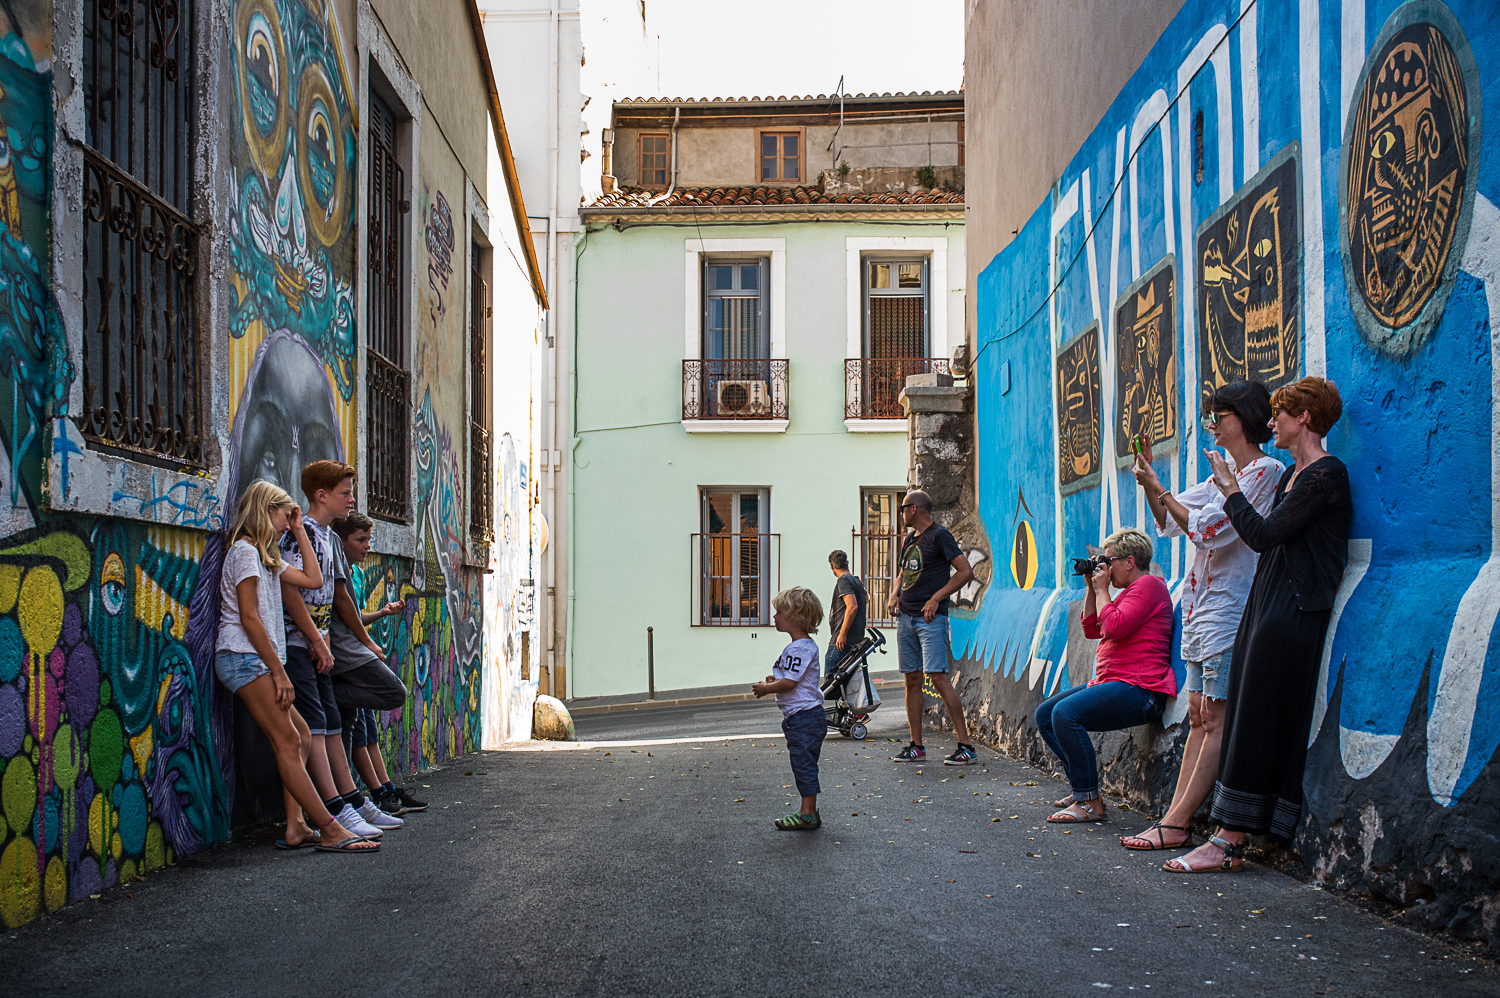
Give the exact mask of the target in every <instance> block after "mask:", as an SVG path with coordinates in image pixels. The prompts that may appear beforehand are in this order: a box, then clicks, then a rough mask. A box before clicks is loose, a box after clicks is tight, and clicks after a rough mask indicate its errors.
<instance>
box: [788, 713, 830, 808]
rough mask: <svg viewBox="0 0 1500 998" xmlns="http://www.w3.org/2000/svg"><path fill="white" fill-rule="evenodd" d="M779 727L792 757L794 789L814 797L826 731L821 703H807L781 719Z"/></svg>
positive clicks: (825, 720) (825, 715)
mask: <svg viewBox="0 0 1500 998" xmlns="http://www.w3.org/2000/svg"><path fill="white" fill-rule="evenodd" d="M781 731H782V733H783V734H785V735H786V750H787V752H788V753H790V754H791V757H792V777H793V779H794V780H795V782H796V784H797V793H799V794H801V795H802V796H803V797H816V796H817V794H818V791H819V789H821V788H820V787H819V786H818V756H820V755H822V753H823V739H824V737H826V736H827V734H828V715H827V714H825V713H823V708H822V707H809V708H807V709H806V710H799V711H797V713H795V714H788V715H787V716H786V717H783V718H782V719H781Z"/></svg>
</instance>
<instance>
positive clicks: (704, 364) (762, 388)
mask: <svg viewBox="0 0 1500 998" xmlns="http://www.w3.org/2000/svg"><path fill="white" fill-rule="evenodd" d="M682 418H683V419H786V418H787V362H786V361H785V360H685V361H683V362H682Z"/></svg>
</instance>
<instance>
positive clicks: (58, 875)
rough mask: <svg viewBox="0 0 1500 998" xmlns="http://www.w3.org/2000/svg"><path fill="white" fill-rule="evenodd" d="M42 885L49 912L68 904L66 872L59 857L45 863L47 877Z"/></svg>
mask: <svg viewBox="0 0 1500 998" xmlns="http://www.w3.org/2000/svg"><path fill="white" fill-rule="evenodd" d="M42 883H43V896H44V897H45V898H46V901H47V910H48V911H49V912H52V911H56V910H57V909H59V908H61V907H62V906H63V905H65V904H67V903H68V871H67V869H66V868H65V867H64V866H63V861H62V857H61V856H53V857H52V858H51V859H49V860H48V861H47V875H46V877H45V879H44V880H43V881H42Z"/></svg>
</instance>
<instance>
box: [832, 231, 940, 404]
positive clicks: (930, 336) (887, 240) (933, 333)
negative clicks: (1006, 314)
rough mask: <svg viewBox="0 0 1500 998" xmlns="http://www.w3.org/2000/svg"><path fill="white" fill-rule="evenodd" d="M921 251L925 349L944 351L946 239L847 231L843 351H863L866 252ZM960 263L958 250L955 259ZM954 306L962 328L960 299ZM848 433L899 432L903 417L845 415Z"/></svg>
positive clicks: (937, 354) (904, 253)
mask: <svg viewBox="0 0 1500 998" xmlns="http://www.w3.org/2000/svg"><path fill="white" fill-rule="evenodd" d="M874 254H879V255H882V256H883V255H887V254H890V255H901V256H905V257H908V258H912V257H918V256H925V257H927V258H928V260H927V314H928V330H927V342H928V351H929V352H930V354H931V355H932V356H933V357H947V356H948V349H949V348H948V319H949V315H948V313H949V310H950V309H952V308H953V307H954V306H953V303H952V302H950V301H949V300H948V240H947V238H946V237H943V236H937V237H932V236H847V237H845V239H844V323H845V325H844V331H845V342H844V350H845V353H844V356H845V357H848V358H851V359H852V358H858V357H863V356H864V332H865V315H864V274H863V267H864V264H865V256H866V255H874ZM955 262H956V263H957V264H958V266H959V267H962V266H963V259H962V256H961V254H960V255H958V259H956V261H955ZM957 308H958V309H959V310H960V311H959V313H958V316H957V320H958V324H959V325H958V328H960V329H962V328H963V326H962V322H963V313H962V309H963V301H962V299H960V300H959V302H958V304H957ZM844 428H845V429H846V430H848V431H849V432H850V433H905V432H906V420H904V419H846V420H844Z"/></svg>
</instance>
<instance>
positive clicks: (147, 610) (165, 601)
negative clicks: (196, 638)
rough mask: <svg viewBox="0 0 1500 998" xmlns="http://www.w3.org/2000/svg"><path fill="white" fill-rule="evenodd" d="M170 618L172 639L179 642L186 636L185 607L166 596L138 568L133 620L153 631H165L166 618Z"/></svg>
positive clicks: (164, 592)
mask: <svg viewBox="0 0 1500 998" xmlns="http://www.w3.org/2000/svg"><path fill="white" fill-rule="evenodd" d="M169 614H170V615H171V617H172V629H171V631H170V633H171V635H172V637H174V638H176V639H177V640H178V641H181V640H182V639H183V638H184V637H185V636H186V635H187V607H185V606H183V605H182V604H181V603H179V602H177V601H176V600H175V599H173V598H172V597H171V596H168V595H167V593H166V590H164V589H162V587H161V586H159V585H157V583H156V580H155V579H153V578H151V576H149V575H147V574H146V573H145V572H143V571H141V569H140V566H136V570H135V618H136V619H137V620H139V621H140V622H141V623H143V624H145V625H146V626H147V627H149V628H150V629H151V630H153V631H162V630H165V629H166V623H165V622H166V618H167V616H168V615H169Z"/></svg>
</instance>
